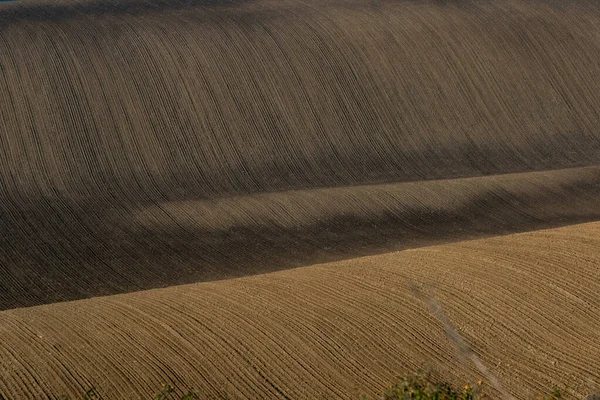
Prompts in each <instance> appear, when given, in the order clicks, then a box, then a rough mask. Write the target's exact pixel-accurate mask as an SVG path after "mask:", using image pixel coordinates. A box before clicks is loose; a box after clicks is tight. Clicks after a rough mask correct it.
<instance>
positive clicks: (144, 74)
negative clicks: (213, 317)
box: [0, 0, 600, 309]
mask: <svg viewBox="0 0 600 400" xmlns="http://www.w3.org/2000/svg"><path fill="white" fill-rule="evenodd" d="M1 7H2V8H0V94H1V95H0V149H1V154H0V156H1V159H0V277H1V278H2V279H0V309H10V308H15V307H23V306H31V305H39V304H43V303H53V302H57V301H64V300H73V299H81V298H87V297H94V296H99V295H111V294H118V293H124V292H131V291H135V290H143V289H150V288H157V287H164V286H170V285H175V284H182V283H193V282H199V281H208V280H215V279H226V278H231V277H236V276H245V275H251V274H255V273H260V272H266V271H272V270H276V269H285V268H291V267H295V266H300V265H310V264H313V263H315V262H323V261H332V260H340V259H349V258H352V257H355V256H360V255H368V254H375V253H381V252H385V251H391V250H395V249H402V248H409V247H417V246H422V245H428V244H433V243H439V242H450V241H457V240H463V239H466V238H475V237H483V236H488V235H495V234H505V233H510V232H520V231H528V230H534V229H540V228H544V227H555V226H562V225H565V224H572V223H578V222H586V221H594V220H598V219H599V217H600V185H599V182H600V173H599V170H598V167H597V166H598V165H600V129H599V127H600V113H599V112H598V110H599V109H600V80H599V79H597V77H598V76H600V43H599V40H598V38H599V37H600V17H599V15H600V8H599V6H598V3H596V2H586V1H567V2H562V3H560V4H559V3H556V2H547V1H503V2H495V3H493V4H492V3H490V4H486V3H485V2H478V1H458V2H446V3H444V2H411V1H397V2H396V1H372V2H369V1H358V0H357V1H350V0H348V1H333V0H329V1H318V2H316V1H295V0H294V1H292V0H289V1H288V0H283V1H279V0H278V1H266V0H257V1H227V2H221V1H218V2H217V1H198V2H190V1H183V0H175V1H169V2H167V1H162V0H156V1H139V0H129V1H119V2H108V1H106V2H104V1H80V0H61V1H53V2H51V3H50V2H48V1H42V0H21V1H19V2H15V3H3V4H2V5H1Z"/></svg>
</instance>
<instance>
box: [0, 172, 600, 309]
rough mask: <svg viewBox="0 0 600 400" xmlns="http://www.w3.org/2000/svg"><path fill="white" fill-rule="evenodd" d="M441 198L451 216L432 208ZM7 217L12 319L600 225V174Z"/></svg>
mask: <svg viewBox="0 0 600 400" xmlns="http://www.w3.org/2000/svg"><path fill="white" fill-rule="evenodd" d="M557 174H558V176H557ZM561 174H562V175H561ZM513 181H514V182H513ZM471 188H474V189H471ZM354 191H355V193H354ZM464 191H469V192H470V194H468V195H467V196H466V197H465V196H463V198H462V199H461V197H460V196H461V193H463V192H464ZM340 192H343V193H342V194H340ZM403 196H406V198H403ZM438 197H439V198H441V199H442V201H443V202H444V203H445V204H447V205H446V206H444V207H437V206H435V203H429V200H428V199H429V198H438ZM274 199H275V200H274ZM356 199H360V201H361V202H360V203H355V201H357V200H356ZM128 201H131V199H129V200H128ZM221 202H225V203H224V204H222V205H220V203H221ZM331 203H333V204H334V206H333V207H331ZM261 207H262V208H264V209H263V210H261ZM1 210H2V215H1V217H2V220H3V226H4V231H3V233H4V234H3V236H2V238H1V241H0V266H1V267H2V271H1V272H2V277H3V279H2V280H1V281H0V308H1V309H9V308H16V307H26V306H33V305H38V304H44V303H54V302H59V301H66V300H76V299H81V298H87V297H94V296H100V295H111V294H117V293H125V292H131V291H137V290H144V289H151V288H158V287H165V286H170V285H179V284H185V283H192V282H199V281H209V280H217V279H226V278H231V277H240V276H245V275H251V274H257V273H263V272H268V271H275V270H280V269H287V268H294V267H299V266H303V265H309V264H313V263H319V262H326V261H334V260H342V259H346V258H352V257H357V256H364V255H370V254H377V253H380V252H386V251H391V250H400V249H405V248H413V247H419V246H426V245H432V244H435V243H443V242H450V241H457V240H464V239H471V238H478V237H484V236H489V235H503V234H508V233H514V232H522V231H529V230H535V229H540V228H549V227H558V226H562V225H567V224H573V223H579V222H586V221H593V220H598V219H600V170H598V169H597V168H587V169H574V170H571V171H567V172H564V171H558V172H545V173H544V172H540V173H531V174H515V175H514V177H513V176H511V175H507V176H504V177H502V178H501V179H500V180H499V179H498V178H496V177H481V178H470V179H459V180H450V181H437V182H433V183H427V182H423V183H419V184H398V185H374V186H372V187H369V186H366V187H359V188H334V189H322V190H313V191H310V190H309V191H293V192H283V193H273V194H260V195H251V196H239V197H234V198H230V199H221V200H219V199H216V200H194V199H191V198H188V199H180V200H177V201H167V202H159V201H155V202H147V201H146V202H144V201H141V200H140V201H139V202H138V203H135V202H134V203H131V202H130V203H127V201H126V200H124V199H115V200H114V202H102V201H97V200H96V201H94V200H92V201H90V202H72V201H61V200H60V199H57V198H54V199H48V198H46V199H41V198H37V199H34V198H28V199H22V200H21V201H19V202H16V203H12V204H10V205H9V204H6V206H5V207H4V208H3V209H1Z"/></svg>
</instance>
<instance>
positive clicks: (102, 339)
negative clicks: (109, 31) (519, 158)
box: [0, 223, 600, 399]
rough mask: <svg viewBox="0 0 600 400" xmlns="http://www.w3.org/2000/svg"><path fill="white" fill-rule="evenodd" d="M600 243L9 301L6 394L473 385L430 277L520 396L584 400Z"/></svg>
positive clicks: (415, 255) (351, 394)
mask: <svg viewBox="0 0 600 400" xmlns="http://www.w3.org/2000/svg"><path fill="white" fill-rule="evenodd" d="M599 248H600V223H590V224H584V225H574V226H570V227H565V228H558V229H551V230H541V231H537V232H533V233H523V234H517V235H509V236H504V237H495V238H488V239H481V240H476V241H464V242H461V243H453V244H447V245H440V246H431V247H423V248H419V249H414V250H405V251H401V252H395V253H388V254H384V255H379V256H370V257H365V258H355V259H352V260H346V261H341V262H336V263H329V264H321V265H314V266H309V267H303V268H298V269H293V270H286V271H280V272H274V273H269V274H264V275H255V276H251V277H244V278H238V279H230V280H223V281H219V282H205V283H198V284H192V285H185V286H177V287H171V288H167V289H155V290H149V291H144V292H139V293H131V294H125V295H116V296H109V297H101V298H95V299H89V300H79V301H75V302H68V303H60V304H53V305H45V306H39V307H31V308H24V309H17V310H9V311H3V312H1V313H0V354H3V355H4V356H3V357H2V358H0V377H1V378H0V391H4V392H5V393H6V394H8V395H9V398H15V399H20V398H42V397H44V396H45V395H47V394H48V393H65V394H72V395H75V394H77V393H80V392H81V391H82V390H83V389H85V388H89V387H91V386H96V387H98V388H99V389H100V390H101V392H103V394H104V395H105V396H106V398H107V399H116V398H123V399H125V398H127V399H134V398H150V397H151V394H152V393H153V391H156V389H157V388H160V386H161V385H162V384H163V383H165V382H172V383H174V384H177V385H178V386H179V387H181V388H185V387H190V386H195V387H196V388H198V389H200V390H201V392H202V393H204V394H205V395H206V397H205V398H215V397H217V396H219V395H220V394H223V393H225V392H227V393H228V394H229V395H230V398H233V399H238V398H239V399H258V398H288V399H321V398H323V399H334V398H336V399H337V398H344V399H357V398H358V394H360V393H363V392H364V393H367V394H371V395H374V394H376V393H377V392H378V391H379V390H381V388H382V387H383V386H384V385H385V384H386V383H387V382H390V381H392V380H393V379H394V377H395V376H397V375H400V374H405V373H407V372H410V371H411V370H414V369H417V368H423V367H425V368H429V369H431V370H432V371H434V372H435V373H436V374H437V375H438V376H442V377H443V378H444V379H450V380H452V381H454V382H455V383H460V382H464V381H465V380H468V381H471V382H474V381H476V380H477V379H478V378H481V377H482V376H481V374H480V373H479V372H478V371H477V370H476V369H475V368H474V367H473V366H472V365H470V362H469V361H468V360H461V358H460V354H457V352H456V350H455V348H454V346H453V343H452V342H451V341H450V340H449V339H448V338H447V337H446V335H445V334H444V330H443V328H442V326H441V324H440V322H439V321H438V320H437V319H436V318H435V317H434V316H433V315H432V314H431V313H430V312H429V310H428V308H427V305H426V304H425V303H424V300H423V299H422V298H420V297H417V296H416V295H415V294H414V292H413V289H412V287H413V286H418V287H419V286H423V285H425V287H426V286H427V285H433V287H434V290H433V294H434V295H435V296H436V297H437V298H438V299H439V301H440V303H441V304H442V305H443V307H444V309H445V311H446V313H447V315H448V318H449V319H450V321H451V322H452V323H453V324H454V326H455V327H456V328H457V330H458V331H459V333H460V334H461V335H462V336H463V337H464V339H465V340H466V341H467V342H468V343H470V344H471V346H472V348H473V350H474V351H475V353H476V354H478V356H479V357H480V358H481V359H482V361H483V362H484V363H485V364H486V365H487V367H488V368H489V369H490V371H491V372H492V373H493V374H495V375H496V376H498V377H499V379H500V380H501V381H502V383H503V384H504V386H505V387H506V388H507V389H508V390H509V391H510V392H512V393H513V394H514V395H515V396H517V397H519V398H529V399H532V398H535V394H536V393H537V392H538V391H543V390H544V391H546V390H549V389H551V388H552V387H553V386H555V385H556V386H562V385H564V384H568V385H569V386H570V387H571V388H573V389H572V390H573V392H572V393H571V394H574V395H575V396H577V397H578V398H583V397H584V395H587V394H588V393H590V391H591V390H593V389H594V384H596V385H597V384H598V383H600V365H599V364H598V362H597V360H598V359H600V347H599V346H598V343H600V329H599V322H598V321H600V268H599V266H600V252H599V251H598V249H599ZM596 388H597V386H596ZM492 394H496V397H497V393H495V392H494V391H493V390H492ZM140 396H142V397H140ZM143 396H146V397H143Z"/></svg>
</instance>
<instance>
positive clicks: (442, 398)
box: [0, 371, 600, 400]
mask: <svg viewBox="0 0 600 400" xmlns="http://www.w3.org/2000/svg"><path fill="white" fill-rule="evenodd" d="M483 389H484V385H483V381H481V380H479V381H477V383H476V384H474V385H470V384H467V385H464V386H463V387H461V388H456V387H454V386H452V385H450V384H449V383H446V382H440V381H438V380H436V379H434V378H433V377H432V376H431V375H429V374H425V373H423V372H420V371H419V372H417V373H415V374H413V375H409V376H407V377H403V378H400V379H399V380H398V382H396V383H390V384H389V385H387V386H386V387H385V388H384V389H383V391H382V393H381V395H380V397H378V400H483V399H489V396H488V395H487V394H485V393H484V390H483ZM565 390H566V389H565ZM222 398H223V399H227V398H229V397H228V396H227V395H226V394H224V395H223V397H222ZM562 398H563V390H561V389H555V390H554V391H552V392H550V393H548V394H541V393H540V394H538V396H537V398H536V400H561V399H562ZM58 399H60V400H70V398H69V397H67V396H62V397H58ZM103 399H105V398H104V397H102V396H101V395H100V393H99V392H98V391H97V390H96V388H91V389H89V390H88V391H86V392H85V393H84V394H83V396H82V397H81V400H103ZM201 399H205V397H202V396H201V395H200V392H199V391H198V390H196V389H189V390H187V391H183V392H179V393H178V391H177V390H176V388H175V387H174V386H173V385H171V384H164V385H163V387H162V388H161V390H160V391H159V392H158V393H156V395H154V397H153V398H152V400H201ZM588 399H596V397H594V396H593V395H592V396H590V397H588ZM599 399H600V398H599ZM0 400H12V399H9V398H8V397H6V396H5V395H3V394H2V392H0ZM360 400H368V397H367V396H366V395H362V396H360Z"/></svg>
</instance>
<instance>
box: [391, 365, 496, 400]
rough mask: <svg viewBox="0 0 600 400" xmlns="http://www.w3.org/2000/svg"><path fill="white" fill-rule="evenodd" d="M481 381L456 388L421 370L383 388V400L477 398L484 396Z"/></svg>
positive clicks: (475, 399)
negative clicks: (437, 380)
mask: <svg viewBox="0 0 600 400" xmlns="http://www.w3.org/2000/svg"><path fill="white" fill-rule="evenodd" d="M481 383H482V382H481V381H479V382H478V384H477V385H475V386H472V385H465V386H463V387H462V388H461V389H456V388H454V387H453V386H452V385H450V384H448V383H445V382H436V381H434V380H433V379H432V378H431V376H429V375H426V374H424V373H422V372H418V373H416V374H414V375H410V376H408V377H406V378H400V380H399V381H398V382H397V383H393V384H389V385H388V386H387V387H386V388H385V389H384V390H383V395H382V399H383V400H404V399H414V400H479V399H483V398H485V395H484V394H483V393H482V392H481Z"/></svg>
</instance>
